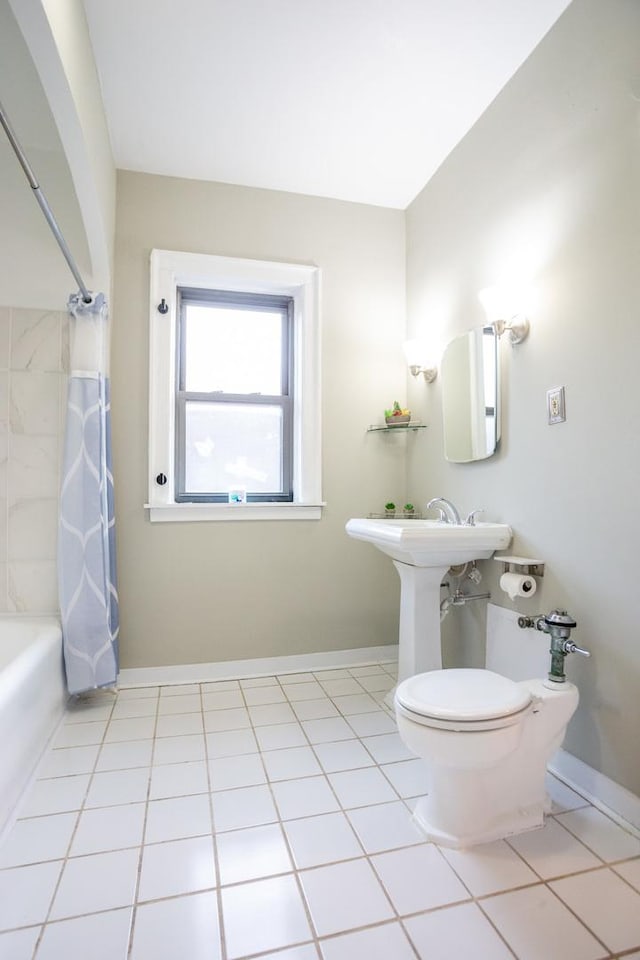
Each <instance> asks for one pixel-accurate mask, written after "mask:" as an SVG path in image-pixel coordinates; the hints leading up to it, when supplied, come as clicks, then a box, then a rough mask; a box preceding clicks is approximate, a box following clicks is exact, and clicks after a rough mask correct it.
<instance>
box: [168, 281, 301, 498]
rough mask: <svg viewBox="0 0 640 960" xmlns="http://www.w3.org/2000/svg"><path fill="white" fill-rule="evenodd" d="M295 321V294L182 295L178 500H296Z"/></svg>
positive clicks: (198, 292)
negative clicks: (279, 295)
mask: <svg viewBox="0 0 640 960" xmlns="http://www.w3.org/2000/svg"><path fill="white" fill-rule="evenodd" d="M292 318H293V298H292V297H276V296H271V295H265V294H246V293H237V292H228V291H224V290H210V291H209V290H192V289H182V290H179V291H178V360H177V364H176V366H177V391H176V402H177V406H176V500H177V501H195V502H198V501H213V502H216V501H217V502H219V503H220V502H226V503H228V502H229V495H230V491H233V493H234V494H236V495H239V496H240V499H242V500H244V499H245V498H246V501H247V502H249V503H256V502H274V501H291V500H293V477H292V470H291V465H292V440H293V433H292V425H293V418H292V400H293V398H292V387H293V350H292V347H293V336H292V332H293V331H292V329H291V327H292V323H291V321H292ZM232 495H233V494H232Z"/></svg>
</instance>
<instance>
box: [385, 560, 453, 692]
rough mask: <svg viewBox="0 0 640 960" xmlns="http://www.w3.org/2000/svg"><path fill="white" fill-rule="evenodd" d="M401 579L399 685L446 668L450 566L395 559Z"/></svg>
mask: <svg viewBox="0 0 640 960" xmlns="http://www.w3.org/2000/svg"><path fill="white" fill-rule="evenodd" d="M393 565H394V567H395V568H396V570H397V571H398V574H399V576H400V630H399V637H398V643H399V655H398V661H399V662H398V682H400V681H402V680H406V679H407V677H412V676H414V674H416V673H425V672H426V671H427V670H441V669H442V650H441V646H440V584H441V583H442V580H443V579H444V576H445V574H446V572H447V569H448V567H413V566H410V565H409V564H408V563H401V562H400V561H399V560H394V561H393Z"/></svg>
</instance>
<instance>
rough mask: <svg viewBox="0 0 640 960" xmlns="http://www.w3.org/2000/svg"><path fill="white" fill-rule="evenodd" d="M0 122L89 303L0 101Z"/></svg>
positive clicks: (88, 298) (86, 290)
mask: <svg viewBox="0 0 640 960" xmlns="http://www.w3.org/2000/svg"><path fill="white" fill-rule="evenodd" d="M0 123H1V124H2V126H3V127H4V132H5V133H6V135H7V138H8V140H9V143H10V144H11V146H12V148H13V152H14V153H15V155H16V157H17V158H18V160H19V162H20V166H21V167H22V169H23V171H24V175H25V176H26V178H27V180H28V181H29V186H30V187H31V189H32V190H33V193H34V195H35V198H36V200H37V201H38V204H39V206H40V209H41V210H42V212H43V214H44V217H45V220H46V221H47V223H48V224H49V227H50V228H51V232H52V233H53V235H54V237H55V238H56V241H57V243H58V246H59V247H60V250H61V251H62V255H63V257H64V258H65V260H66V261H67V264H68V266H69V269H70V270H71V273H72V274H73V276H74V279H75V281H76V283H77V284H78V288H79V290H80V293H81V294H82V299H83V300H84V302H85V303H91V299H92V297H91V294H90V293H89V290H88V289H87V287H86V285H85V283H84V282H83V280H82V277H81V276H80V271H79V270H78V267H77V265H76V262H75V260H74V259H73V256H72V254H71V251H70V250H69V247H68V246H67V241H66V240H65V238H64V237H63V235H62V231H61V230H60V227H59V226H58V222H57V220H56V218H55V216H54V214H53V211H52V209H51V207H50V206H49V204H48V202H47V198H46V197H45V195H44V193H43V192H42V190H41V189H40V185H39V183H38V181H37V180H36V177H35V174H34V172H33V170H32V169H31V166H30V164H29V161H28V160H27V158H26V156H25V153H24V150H23V149H22V147H21V146H20V144H19V142H18V139H17V137H16V135H15V133H14V132H13V128H12V126H11V124H10V123H9V118H8V117H7V115H6V113H5V112H4V108H3V106H2V103H0Z"/></svg>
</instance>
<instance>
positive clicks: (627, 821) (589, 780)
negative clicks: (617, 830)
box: [549, 750, 640, 837]
mask: <svg viewBox="0 0 640 960" xmlns="http://www.w3.org/2000/svg"><path fill="white" fill-rule="evenodd" d="M549 770H550V771H551V773H553V774H554V776H556V777H558V779H559V780H562V781H563V783H566V784H567V786H568V787H571V788H572V789H573V790H575V791H576V792H577V793H579V794H580V795H581V796H582V797H584V798H585V800H588V801H589V802H590V803H592V804H593V805H594V807H597V808H598V809H599V810H602V812H603V813H606V814H607V815H608V816H609V817H611V818H612V819H613V820H615V821H616V822H618V823H620V825H621V826H623V827H625V828H626V829H627V830H629V829H630V830H631V832H632V833H634V834H635V835H636V836H638V837H640V797H636V795H635V794H634V793H631V791H630V790H627V788H626V787H622V786H620V784H619V783H616V782H615V780H611V779H609V777H606V776H605V775H604V774H603V773H599V772H598V771H597V770H594V769H593V767H590V766H589V764H587V763H584V761H583V760H579V759H578V758H577V757H574V756H573V754H571V753H567V751H566V750H558V752H557V753H556V755H555V757H554V758H553V760H552V762H551V763H550V764H549Z"/></svg>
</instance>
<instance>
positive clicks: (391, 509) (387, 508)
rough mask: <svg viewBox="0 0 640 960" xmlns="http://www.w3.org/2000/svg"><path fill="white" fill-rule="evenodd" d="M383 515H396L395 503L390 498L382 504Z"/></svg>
mask: <svg viewBox="0 0 640 960" xmlns="http://www.w3.org/2000/svg"><path fill="white" fill-rule="evenodd" d="M384 515H385V517H395V515H396V505H395V503H393V502H392V501H391V500H390V501H389V503H385V505H384Z"/></svg>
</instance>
